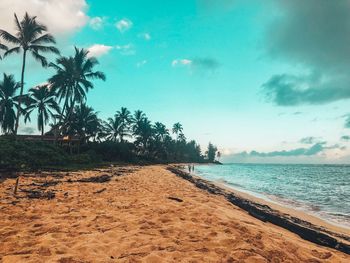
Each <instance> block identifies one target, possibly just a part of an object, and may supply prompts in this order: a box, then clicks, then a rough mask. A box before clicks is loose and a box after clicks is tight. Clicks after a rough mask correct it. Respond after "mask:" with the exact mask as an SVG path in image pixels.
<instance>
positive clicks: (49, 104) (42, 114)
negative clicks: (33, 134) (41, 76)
mask: <svg viewBox="0 0 350 263" xmlns="http://www.w3.org/2000/svg"><path fill="white" fill-rule="evenodd" d="M33 110H37V111H38V130H39V131H41V136H44V130H45V125H47V124H48V122H49V121H50V119H54V118H55V115H56V114H57V113H59V112H60V108H59V106H58V104H57V102H56V94H55V93H54V92H53V90H52V89H50V88H49V87H48V85H42V86H38V87H35V88H32V89H30V90H29V99H28V106H27V108H26V114H25V121H27V120H29V121H30V114H31V113H32V112H33Z"/></svg>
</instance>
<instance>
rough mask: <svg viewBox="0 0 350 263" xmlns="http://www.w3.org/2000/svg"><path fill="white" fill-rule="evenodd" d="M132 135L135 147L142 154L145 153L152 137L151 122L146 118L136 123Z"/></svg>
mask: <svg viewBox="0 0 350 263" xmlns="http://www.w3.org/2000/svg"><path fill="white" fill-rule="evenodd" d="M133 135H134V136H135V138H136V140H135V145H137V146H138V147H139V149H140V150H141V151H142V152H143V153H146V151H147V150H148V147H149V145H150V141H151V140H152V137H153V128H152V124H151V121H150V120H148V119H147V118H143V119H142V120H140V121H139V122H138V123H137V127H136V128H135V130H134V132H133Z"/></svg>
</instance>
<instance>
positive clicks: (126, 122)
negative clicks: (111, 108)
mask: <svg viewBox="0 0 350 263" xmlns="http://www.w3.org/2000/svg"><path fill="white" fill-rule="evenodd" d="M115 119H119V121H120V122H121V126H120V129H121V133H120V136H119V137H120V142H123V137H124V136H128V135H129V126H130V123H131V120H132V117H131V113H130V111H129V110H128V109H127V108H125V107H122V108H121V109H120V110H119V111H117V113H116V114H115Z"/></svg>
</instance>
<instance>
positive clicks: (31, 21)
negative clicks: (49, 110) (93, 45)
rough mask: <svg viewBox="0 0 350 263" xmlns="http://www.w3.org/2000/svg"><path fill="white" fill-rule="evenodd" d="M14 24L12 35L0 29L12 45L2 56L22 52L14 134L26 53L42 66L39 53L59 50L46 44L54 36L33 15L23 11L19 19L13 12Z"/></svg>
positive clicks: (42, 57) (44, 59) (22, 89)
mask: <svg viewBox="0 0 350 263" xmlns="http://www.w3.org/2000/svg"><path fill="white" fill-rule="evenodd" d="M14 16H15V26H16V33H15V35H12V34H11V33H9V32H8V31H6V30H3V29H0V37H1V38H2V39H4V40H5V41H6V42H8V43H9V44H11V45H14V47H12V48H10V49H8V50H7V51H6V52H5V54H4V57H6V56H8V55H10V54H12V53H20V52H21V51H22V52H23V54H22V71H21V85H20V87H21V90H20V97H19V101H18V104H17V105H18V106H17V116H16V123H15V130H14V134H17V130H18V124H19V117H20V113H21V110H20V108H21V103H22V96H23V92H24V72H25V66H26V59H27V53H31V54H32V56H33V57H34V59H35V60H37V61H39V62H40V63H41V65H42V66H43V67H46V66H47V64H48V63H47V60H46V58H45V57H44V56H43V55H42V54H41V53H50V52H51V53H54V54H59V51H58V49H57V48H56V47H54V46H47V45H46V44H55V43H56V41H55V39H54V37H53V36H52V35H51V34H49V33H46V32H47V28H46V26H45V25H43V24H41V23H39V22H37V21H36V17H35V16H29V15H28V13H25V15H24V17H23V19H22V20H21V21H19V19H18V17H17V15H16V14H15V15H14Z"/></svg>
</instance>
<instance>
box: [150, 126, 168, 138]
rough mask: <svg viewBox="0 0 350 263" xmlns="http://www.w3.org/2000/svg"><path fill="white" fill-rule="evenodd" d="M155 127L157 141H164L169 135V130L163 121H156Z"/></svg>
mask: <svg viewBox="0 0 350 263" xmlns="http://www.w3.org/2000/svg"><path fill="white" fill-rule="evenodd" d="M153 129H154V137H155V139H156V140H157V141H160V142H163V141H164V140H165V138H166V136H168V135H169V130H168V129H167V128H166V126H165V125H164V124H163V123H160V122H156V123H155V124H154V126H153Z"/></svg>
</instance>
